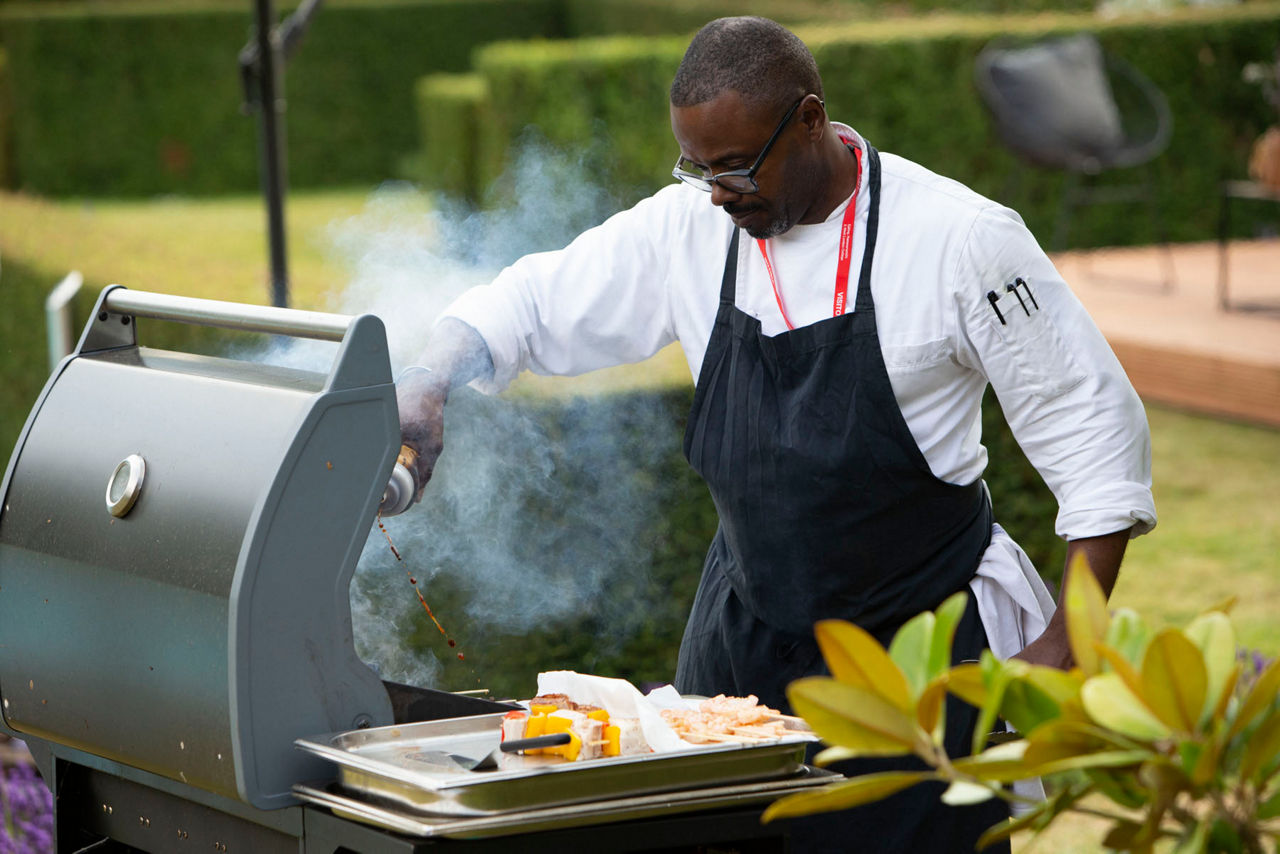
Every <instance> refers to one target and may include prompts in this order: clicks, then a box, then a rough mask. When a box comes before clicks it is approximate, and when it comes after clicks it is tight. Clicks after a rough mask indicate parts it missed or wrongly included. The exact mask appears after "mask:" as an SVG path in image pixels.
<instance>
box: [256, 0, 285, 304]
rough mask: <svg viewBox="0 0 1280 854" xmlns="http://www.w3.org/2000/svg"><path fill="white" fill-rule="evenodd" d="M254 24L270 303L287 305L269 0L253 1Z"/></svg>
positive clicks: (279, 105) (279, 114)
mask: <svg viewBox="0 0 1280 854" xmlns="http://www.w3.org/2000/svg"><path fill="white" fill-rule="evenodd" d="M256 9H257V24H258V62H259V63H260V64H259V72H258V86H259V91H258V105H259V107H260V109H261V110H262V134H261V145H260V151H261V160H262V191H263V194H264V195H265V196H266V199H267V237H268V240H269V242H270V247H271V304H272V305H275V306H279V307H281V308H286V307H288V305H289V271H288V261H287V258H286V251H285V234H284V184H285V179H284V139H283V135H282V129H283V127H284V111H285V100H284V92H283V87H282V86H281V85H280V83H281V79H280V76H279V68H280V66H281V65H282V63H281V61H280V60H281V57H280V54H279V52H278V47H279V46H278V43H277V39H276V37H275V36H276V33H275V10H274V8H273V4H272V2H271V0H256Z"/></svg>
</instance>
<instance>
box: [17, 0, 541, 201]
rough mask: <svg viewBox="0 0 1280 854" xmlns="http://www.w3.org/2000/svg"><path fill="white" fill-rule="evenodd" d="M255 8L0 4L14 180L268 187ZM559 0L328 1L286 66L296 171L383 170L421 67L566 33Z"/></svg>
mask: <svg viewBox="0 0 1280 854" xmlns="http://www.w3.org/2000/svg"><path fill="white" fill-rule="evenodd" d="M250 9H251V7H250V6H249V4H245V5H244V7H243V8H242V9H239V10H231V9H228V8H208V9H204V8H199V7H182V8H179V9H176V10H169V11H157V10H156V9H154V8H150V7H148V8H134V7H132V6H123V7H120V8H119V9H118V10H117V9H115V8H111V9H104V8H102V7H99V6H93V5H67V6H58V7H54V8H52V9H48V8H43V7H36V8H33V7H29V6H26V7H15V8H10V9H4V10H0V37H2V38H3V44H4V47H5V49H6V51H7V52H8V56H9V74H10V79H11V83H12V89H13V100H14V107H15V111H14V123H13V130H12V138H13V143H14V164H13V167H14V170H13V171H14V173H15V174H14V179H15V181H16V185H17V186H18V187H20V188H22V189H25V190H29V191H33V192H40V193H50V194H76V195H95V194H109V195H134V194H154V193H215V192H217V193H221V192H230V191H244V190H250V191H251V190H254V189H256V188H257V186H258V161H257V119H256V117H250V116H245V115H242V114H241V112H240V108H241V102H242V91H241V84H240V77H239V70H238V67H237V55H238V52H239V50H240V48H241V47H242V46H243V45H244V44H245V43H246V41H248V39H249V38H250V36H251V35H252V17H251V14H250ZM558 10H559V5H558V0H385V1H384V2H381V3H371V2H358V0H346V2H341V0H338V2H331V3H326V4H325V5H324V6H323V7H322V8H321V9H320V11H319V12H318V13H317V14H316V16H315V18H314V19H313V20H312V22H311V26H310V29H309V31H308V33H307V35H306V38H305V40H304V41H303V42H302V44H301V47H300V49H299V50H298V52H297V53H296V55H295V56H294V58H293V59H292V60H291V61H290V62H289V64H288V67H287V70H286V73H285V94H286V97H287V103H288V113H287V145H288V148H287V150H288V167H289V181H290V183H291V184H292V185H294V186H316V185H335V184H349V183H376V182H378V181H382V180H385V179H386V178H388V177H391V176H393V175H395V174H396V170H397V164H398V162H399V160H400V159H401V158H402V157H404V156H405V155H406V154H409V153H410V152H412V151H413V150H414V149H415V148H416V146H417V134H416V132H415V127H414V121H413V115H414V112H413V97H412V87H413V85H414V82H415V81H416V80H417V79H418V78H420V77H422V76H423V75H425V74H428V73H431V72H433V71H461V70H464V69H465V68H466V67H467V63H468V61H469V56H470V53H471V50H472V49H473V48H474V47H475V46H476V45H478V44H481V43H483V42H486V41H491V40H493V39H498V38H516V37H520V38H526V37H531V36H556V35H560V34H561V32H560V30H559V29H558V27H559V21H560V17H559V11H558Z"/></svg>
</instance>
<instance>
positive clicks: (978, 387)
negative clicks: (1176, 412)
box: [444, 124, 1156, 658]
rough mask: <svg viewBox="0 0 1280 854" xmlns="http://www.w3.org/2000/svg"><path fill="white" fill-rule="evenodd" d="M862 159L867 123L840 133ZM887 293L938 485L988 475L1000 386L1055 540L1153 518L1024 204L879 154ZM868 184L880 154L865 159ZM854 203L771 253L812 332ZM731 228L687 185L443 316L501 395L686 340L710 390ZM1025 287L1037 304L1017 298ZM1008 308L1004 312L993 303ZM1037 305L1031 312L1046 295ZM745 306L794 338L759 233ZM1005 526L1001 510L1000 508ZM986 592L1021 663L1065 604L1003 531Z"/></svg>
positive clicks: (517, 266)
mask: <svg viewBox="0 0 1280 854" xmlns="http://www.w3.org/2000/svg"><path fill="white" fill-rule="evenodd" d="M836 129H837V130H838V132H839V133H840V134H841V135H842V136H843V137H845V138H846V139H847V140H848V141H850V142H852V143H854V144H857V145H859V146H861V147H863V148H864V151H865V145H866V144H865V142H863V141H862V140H861V138H860V137H859V136H858V135H857V134H856V133H855V132H854V131H852V129H850V128H848V127H847V126H845V125H838V124H837V125H836ZM880 157H881V168H882V172H881V189H880V215H879V233H878V236H877V240H876V246H875V254H874V260H873V269H872V285H871V291H872V297H873V299H874V302H875V312H876V324H877V329H878V333H879V339H880V348H881V351H882V352H883V354H884V361H885V366H886V367H887V369H888V372H889V380H890V383H891V385H892V387H893V391H894V396H895V397H896V398H897V401H898V406H899V407H900V408H901V410H902V414H903V416H904V418H905V419H906V422H907V426H908V428H909V429H910V431H911V435H912V436H913V437H914V438H915V440H916V443H917V444H918V445H919V447H920V450H921V452H922V453H923V454H924V458H925V460H926V461H927V462H928V464H929V467H930V469H931V470H932V471H933V473H934V475H935V476H937V477H939V478H940V479H942V480H944V481H947V482H950V483H956V484H966V483H971V482H973V481H974V480H976V479H978V478H979V477H981V475H982V472H983V469H984V468H985V467H986V463H987V452H986V449H985V448H984V447H983V446H982V444H981V427H982V425H981V417H980V415H981V413H980V406H981V401H982V396H983V392H984V390H985V388H986V385H987V384H988V383H990V384H991V386H992V387H993V388H994V389H995V392H996V395H997V396H998V398H999V400H1000V405H1001V407H1002V408H1003V410H1004V413H1005V417H1006V419H1007V421H1008V423H1009V426H1010V427H1011V428H1012V430H1013V433H1014V436H1015V437H1016V438H1017V440H1018V443H1019V444H1020V445H1021V446H1022V449H1023V451H1024V452H1025V453H1026V455H1027V457H1028V459H1029V460H1030V461H1031V463H1032V464H1033V465H1034V466H1035V468H1036V470H1037V471H1039V473H1040V475H1041V476H1042V477H1043V478H1044V480H1045V483H1046V484H1048V486H1049V488H1050V490H1051V491H1052V492H1053V494H1054V497H1055V498H1057V500H1058V506H1059V511H1058V516H1057V523H1056V526H1055V527H1056V531H1057V533H1058V535H1059V536H1062V537H1065V538H1068V539H1076V538H1080V537H1090V536H1098V535H1102V534H1109V533H1112V532H1115V531H1119V530H1123V529H1125V528H1129V527H1131V526H1132V529H1133V535H1134V536H1136V535H1138V534H1142V533H1146V532H1147V531H1149V530H1151V528H1152V527H1154V525H1155V522H1156V514H1155V504H1154V502H1153V500H1152V496H1151V449H1150V435H1149V432H1148V428H1147V421H1146V414H1145V412H1144V411H1143V408H1142V404H1141V402H1140V401H1139V400H1138V397H1137V394H1136V393H1135V392H1134V390H1133V387H1132V386H1131V385H1130V383H1129V381H1128V378H1127V377H1126V376H1125V373H1124V371H1123V369H1122V368H1121V367H1120V363H1119V362H1118V361H1117V359H1116V357H1115V355H1114V354H1113V353H1112V352H1111V349H1110V347H1108V345H1107V342H1106V340H1105V339H1104V338H1103V337H1102V334H1101V333H1100V332H1099V331H1098V329H1097V327H1096V326H1095V325H1094V323H1093V321H1092V320H1091V319H1090V318H1089V316H1088V314H1087V313H1086V312H1085V310H1084V307H1083V306H1081V304H1080V302H1079V301H1078V300H1077V299H1076V297H1075V295H1074V294H1072V293H1071V290H1070V289H1069V288H1068V287H1067V285H1066V283H1065V282H1064V281H1063V280H1062V277H1061V276H1060V275H1059V274H1058V271H1057V270H1056V269H1055V268H1054V266H1053V264H1052V262H1051V261H1050V260H1049V259H1048V257H1046V256H1045V254H1044V252H1043V251H1042V250H1041V249H1040V247H1039V245H1038V244H1037V243H1036V241H1035V238H1034V237H1032V235H1031V233H1030V232H1029V231H1028V230H1027V228H1026V227H1025V226H1024V225H1023V222H1022V219H1021V218H1020V217H1019V216H1018V214H1017V213H1015V212H1014V211H1012V210H1010V209H1009V208H1006V207H1003V206H1001V205H998V204H996V203H995V202H992V201H990V200H988V199H986V198H983V197H982V196H980V195H978V194H977V193H975V192H973V191H972V190H970V189H968V188H967V187H965V186H963V185H961V184H959V183H957V182H955V181H952V180H950V179H948V178H944V177H942V176H940V175H936V174H934V173H932V172H930V171H929V170H927V169H925V168H924V167H922V166H919V165H917V164H915V163H912V162H910V161H908V160H905V159H903V158H901V157H897V156H895V155H892V154H886V153H881V155H880ZM862 163H863V173H864V174H863V180H862V181H860V186H863V187H865V186H866V174H865V172H866V169H867V168H868V158H867V157H865V156H864V157H863V158H862ZM869 195H870V194H869V193H867V192H865V191H862V192H859V193H858V194H856V196H855V197H851V198H856V208H855V214H856V218H855V225H854V228H855V232H854V241H853V244H854V245H853V257H852V261H851V265H850V282H849V291H850V292H849V298H848V310H849V311H852V310H853V303H854V299H853V297H854V291H855V290H856V286H857V273H858V271H859V270H860V268H861V264H862V256H863V253H864V249H865V243H864V239H865V235H866V225H867V209H868V202H869ZM849 201H850V200H846V201H845V203H844V204H841V205H840V206H839V207H837V208H836V209H835V210H834V211H832V212H831V214H830V216H828V217H827V219H826V221H825V222H821V223H815V224H812V225H797V226H794V227H793V228H791V229H790V230H789V231H787V232H786V233H785V234H782V235H780V236H778V237H774V238H772V239H771V240H770V241H769V247H768V248H769V257H770V260H771V262H772V263H773V269H774V273H775V277H776V280H777V285H778V291H779V295H780V297H781V302H782V304H783V305H785V307H786V312H787V315H788V316H789V317H790V319H791V322H792V323H794V324H795V325H796V326H803V325H807V324H810V323H814V322H817V321H819V320H822V319H824V318H826V317H830V316H831V314H832V308H833V295H834V286H835V269H836V256H837V244H838V241H839V234H840V228H841V221H842V218H843V216H844V212H845V208H846V206H847V205H848V204H849ZM731 232H732V222H731V221H730V219H729V217H728V216H727V215H726V214H725V213H724V212H723V211H721V210H720V209H719V208H717V207H715V206H714V205H712V204H711V197H710V195H709V194H708V193H705V192H703V191H701V190H698V189H696V188H693V187H689V186H687V185H684V184H680V183H677V184H673V185H671V186H668V187H665V188H664V189H662V190H660V191H658V192H657V193H655V194H654V195H653V196H651V197H649V198H647V199H644V200H643V201H641V202H640V203H638V204H637V205H636V206H635V207H633V208H631V209H630V210H626V211H623V212H621V213H619V214H616V215H615V216H613V217H611V218H610V219H609V220H607V221H606V222H604V223H603V224H601V225H599V226H597V227H596V228H593V229H590V230H589V231H586V232H584V233H583V234H582V235H580V236H579V237H578V238H577V239H576V240H574V241H573V242H572V243H571V244H570V245H569V246H567V247H566V248H564V249H562V250H559V251H555V252H541V253H537V254H533V255H528V256H526V257H524V258H521V259H520V260H519V261H517V262H516V263H514V264H512V265H511V266H510V267H508V268H506V269H505V270H503V271H502V272H501V273H500V274H499V275H498V277H497V278H496V279H495V280H494V281H493V282H492V283H491V284H489V285H484V286H480V287H477V288H473V289H472V290H470V291H468V292H466V293H464V294H463V295H462V296H460V297H459V298H458V299H457V301H455V302H454V303H453V305H452V306H450V307H449V308H448V309H447V310H446V311H445V313H444V316H451V317H455V318H457V319H458V320H461V321H463V322H464V323H467V324H468V325H470V326H471V327H473V328H474V329H475V330H476V331H477V332H479V334H480V335H481V337H483V338H484V340H485V343H486V344H487V345H488V347H489V351H490V353H491V355H492V357H493V364H494V377H493V380H492V382H485V383H479V384H478V385H480V387H481V388H482V389H484V390H489V391H492V390H499V389H501V388H503V387H505V386H506V384H507V383H509V382H510V381H511V380H512V379H513V378H514V377H515V376H516V375H517V374H518V373H519V372H520V371H522V370H526V369H528V370H532V371H534V372H536V373H541V374H556V375H572V374H579V373H584V372H586V371H590V370H594V369H597V368H603V367H608V366H611V365H617V364H622V363H628V362H636V361H640V360H643V359H646V358H648V357H649V356H652V355H653V354H654V353H656V352H657V351H658V350H659V349H661V348H662V347H664V346H665V345H667V344H670V343H671V342H673V341H679V342H680V345H681V347H682V348H683V350H684V353H685V356H686V358H687V359H688V362H689V371H690V373H691V375H692V376H693V378H694V380H695V382H696V380H697V378H698V374H699V369H700V368H701V365H702V359H703V356H704V354H705V352H706V348H707V344H708V341H709V339H710V336H711V328H712V324H713V323H714V321H715V316H716V307H717V305H718V303H719V296H720V281H721V276H722V273H723V269H724V262H725V254H726V251H727V249H728V244H729V238H730V236H731ZM1016 277H1021V278H1022V279H1024V280H1025V281H1026V282H1027V284H1028V286H1029V288H1030V291H1031V296H1030V297H1028V296H1027V295H1026V293H1025V290H1021V291H1020V293H1021V294H1022V295H1023V301H1024V303H1025V306H1026V308H1025V309H1024V308H1023V307H1022V305H1020V304H1019V303H1018V300H1017V298H1016V297H1015V296H1014V295H1012V294H1008V293H1006V292H1005V285H1006V284H1007V283H1010V282H1013V281H1014V279H1015V278H1016ZM989 292H995V293H996V294H997V296H998V297H999V301H998V303H997V308H999V310H1000V313H1001V315H1002V316H1003V318H1004V322H1003V323H1002V322H1001V321H1000V319H999V318H998V317H997V315H996V311H995V310H994V309H993V308H992V306H991V304H990V302H989V300H988V296H987V295H988V293H989ZM1032 298H1033V299H1034V303H1033V302H1032ZM736 299H737V306H738V308H739V309H741V310H743V311H745V312H747V313H749V314H751V315H753V316H754V317H756V318H758V319H759V320H760V322H761V326H762V331H763V333H764V334H766V335H776V334H778V333H780V332H784V331H785V330H786V325H785V321H784V319H783V314H782V311H781V309H780V306H779V299H778V297H775V294H774V288H773V285H772V284H771V282H770V278H769V274H768V271H767V269H766V266H765V263H764V261H763V258H762V255H761V252H760V250H759V248H758V246H757V245H756V241H755V240H751V239H747V238H746V236H745V235H744V238H743V240H742V241H741V243H740V246H739V252H738V284H737V297H736ZM995 509H996V513H997V515H998V513H999V508H998V507H997V508H995ZM971 588H972V589H973V592H974V594H975V597H976V598H977V600H978V606H979V613H980V615H981V617H982V621H983V625H984V628H985V629H986V631H987V635H988V640H989V642H990V643H991V647H992V650H993V652H995V653H996V655H998V656H1000V657H1001V658H1005V657H1008V656H1010V655H1013V654H1014V653H1016V652H1018V651H1019V650H1020V649H1022V647H1023V646H1025V645H1026V644H1027V643H1029V642H1030V641H1032V640H1034V639H1035V638H1036V637H1037V636H1038V635H1039V634H1040V632H1041V631H1043V629H1044V626H1045V623H1046V622H1047V619H1048V617H1049V615H1050V614H1051V613H1052V610H1053V601H1052V598H1051V597H1050V595H1049V593H1048V591H1047V590H1046V588H1045V586H1044V583H1043V581H1041V579H1040V576H1039V574H1038V573H1037V572H1036V571H1035V569H1034V567H1032V565H1031V562H1030V561H1029V560H1028V559H1027V556H1026V554H1025V553H1024V552H1023V551H1022V549H1021V548H1020V547H1019V546H1018V545H1017V544H1016V543H1014V542H1013V540H1012V539H1011V538H1010V537H1009V536H1008V534H1006V533H1005V532H1004V530H1003V529H1002V528H1001V527H1000V526H999V525H995V526H993V531H992V540H991V545H990V546H989V547H988V549H987V551H986V553H985V554H984V556H983V559H982V561H981V565H980V566H979V568H978V573H977V576H976V577H975V578H974V580H973V582H972V583H971Z"/></svg>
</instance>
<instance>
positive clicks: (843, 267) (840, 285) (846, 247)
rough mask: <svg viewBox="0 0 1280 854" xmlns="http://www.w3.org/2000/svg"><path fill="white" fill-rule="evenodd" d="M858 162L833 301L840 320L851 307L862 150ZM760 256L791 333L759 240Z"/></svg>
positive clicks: (764, 245) (856, 150)
mask: <svg viewBox="0 0 1280 854" xmlns="http://www.w3.org/2000/svg"><path fill="white" fill-rule="evenodd" d="M853 156H854V159H855V160H857V162H858V183H857V184H856V185H855V186H854V188H853V198H852V199H850V200H849V206H848V207H846V208H845V209H844V219H843V221H842V222H841V224H840V253H839V256H838V258H837V261H836V287H835V297H834V299H833V300H832V306H831V316H832V317H839V316H840V315H842V314H844V313H845V311H847V310H848V307H849V264H850V262H851V261H852V260H853V221H854V219H855V217H856V216H857V210H858V190H859V189H861V187H862V150H861V149H859V148H854V149H853ZM756 246H758V247H760V255H761V257H763V258H764V268H765V269H766V270H767V271H768V272H769V284H771V285H772V286H773V298H774V299H775V300H777V301H778V310H779V311H780V312H782V319H783V321H784V322H785V323H786V324H787V329H795V328H796V327H795V325H794V324H793V323H792V322H791V318H790V317H789V316H788V315H787V307H786V304H785V303H784V302H783V301H782V291H781V290H779V288H778V277H777V276H776V275H775V274H774V272H773V262H772V261H770V260H769V241H768V240H767V239H766V240H757V241H756Z"/></svg>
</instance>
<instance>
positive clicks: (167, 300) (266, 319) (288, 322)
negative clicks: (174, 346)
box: [103, 287, 354, 341]
mask: <svg viewBox="0 0 1280 854" xmlns="http://www.w3.org/2000/svg"><path fill="white" fill-rule="evenodd" d="M103 307H104V308H105V309H106V310H107V311H111V312H115V313H116V314H131V315H133V316H134V317H152V318H156V319H157V320H173V321H177V322H179V323H194V324H196V325H198V326H217V327H220V328H222V329H235V330H239V331H242V332H267V333H272V334H275V335H289V336H292V337H294V338H318V339H320V340H322V341H341V340H342V339H343V336H345V335H346V334H347V329H348V328H349V327H350V326H351V321H352V320H354V318H353V317H351V316H349V315H345V314H327V313H325V312H320V311H301V310H298V309H293V308H277V307H276V306H266V305H246V304H244V303H234V302H222V301H220V300H211V299H197V298H195V297H180V296H173V295H171V294H157V293H150V292H148V291H135V290H131V289H129V288H122V287H115V288H112V289H111V290H110V291H108V292H107V294H106V300H105V301H104V303H103Z"/></svg>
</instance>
